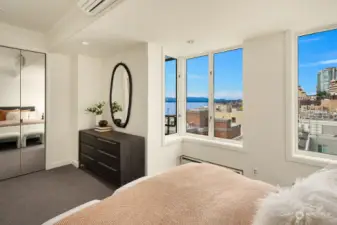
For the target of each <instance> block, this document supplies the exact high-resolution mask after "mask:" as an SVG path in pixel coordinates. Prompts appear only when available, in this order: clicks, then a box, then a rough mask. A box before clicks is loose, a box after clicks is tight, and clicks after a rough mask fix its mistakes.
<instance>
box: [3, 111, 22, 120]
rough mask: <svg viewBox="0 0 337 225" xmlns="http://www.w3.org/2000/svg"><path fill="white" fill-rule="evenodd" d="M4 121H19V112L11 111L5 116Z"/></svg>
mask: <svg viewBox="0 0 337 225" xmlns="http://www.w3.org/2000/svg"><path fill="white" fill-rule="evenodd" d="M6 120H20V112H19V111H13V112H8V113H7V114H6Z"/></svg>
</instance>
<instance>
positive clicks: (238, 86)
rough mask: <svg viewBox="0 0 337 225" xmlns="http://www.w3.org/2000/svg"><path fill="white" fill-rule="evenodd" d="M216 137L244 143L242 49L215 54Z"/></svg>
mask: <svg viewBox="0 0 337 225" xmlns="http://www.w3.org/2000/svg"><path fill="white" fill-rule="evenodd" d="M214 117H215V120H214V136H215V137H218V138H223V139H233V140H237V141H242V138H243V136H242V123H243V102H242V49H236V50H232V51H226V52H220V53H217V54H214Z"/></svg>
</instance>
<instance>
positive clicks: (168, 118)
mask: <svg viewBox="0 0 337 225" xmlns="http://www.w3.org/2000/svg"><path fill="white" fill-rule="evenodd" d="M169 61H175V64H176V96H175V97H176V113H175V114H176V115H175V116H171V115H165V135H170V127H175V128H176V131H175V134H176V133H178V126H177V116H178V60H177V59H176V58H173V57H169V56H166V57H165V64H166V63H167V62H169ZM165 79H166V74H165ZM165 86H166V82H165ZM165 103H166V97H165ZM171 118H173V121H174V124H173V125H172V124H171V123H170V121H171ZM172 134H173V133H172Z"/></svg>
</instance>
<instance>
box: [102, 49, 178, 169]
mask: <svg viewBox="0 0 337 225" xmlns="http://www.w3.org/2000/svg"><path fill="white" fill-rule="evenodd" d="M162 60H163V51H162V48H161V47H160V46H157V45H154V44H140V45H137V46H135V47H133V48H131V49H128V50H126V51H125V52H123V53H122V54H119V55H117V56H115V57H113V58H112V59H107V60H104V63H103V73H104V78H103V80H102V81H103V82H102V93H103V98H104V100H105V101H107V102H108V101H109V88H110V81H111V75H112V70H113V68H114V66H115V65H116V64H117V63H119V62H124V63H125V64H126V65H127V66H128V67H129V69H130V71H131V76H132V83H133V96H132V108H131V114H130V115H131V116H130V121H129V124H128V126H127V127H126V128H125V129H122V128H115V129H116V130H117V131H121V132H125V133H130V134H134V135H139V136H143V137H145V139H146V168H147V169H146V171H147V174H149V175H153V174H157V173H160V172H163V171H165V170H167V169H169V168H171V167H174V166H176V165H177V158H178V156H179V155H180V150H181V148H180V143H177V144H173V145H170V146H167V147H162V146H161V134H162V133H161V129H162V115H163V114H162V108H161V104H160V102H161V101H162V91H161V83H162V79H163V76H162V72H163V71H162V69H163V68H162V66H163V61H162ZM104 119H106V120H108V121H109V123H112V121H111V116H110V109H109V107H106V110H105V112H104Z"/></svg>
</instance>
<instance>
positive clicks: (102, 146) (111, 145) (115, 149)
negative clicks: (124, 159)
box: [95, 138, 120, 158]
mask: <svg viewBox="0 0 337 225" xmlns="http://www.w3.org/2000/svg"><path fill="white" fill-rule="evenodd" d="M95 147H96V149H98V150H100V151H103V152H106V153H108V154H110V155H112V156H114V157H116V158H119V157H120V144H119V143H117V142H114V141H108V140H106V139H103V138H97V139H96V146H95Z"/></svg>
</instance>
